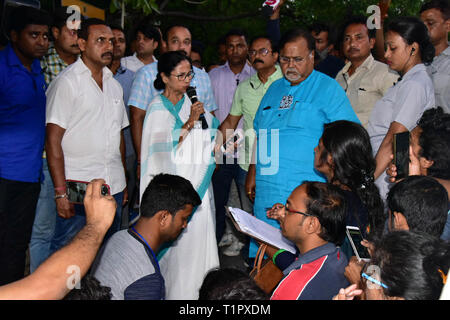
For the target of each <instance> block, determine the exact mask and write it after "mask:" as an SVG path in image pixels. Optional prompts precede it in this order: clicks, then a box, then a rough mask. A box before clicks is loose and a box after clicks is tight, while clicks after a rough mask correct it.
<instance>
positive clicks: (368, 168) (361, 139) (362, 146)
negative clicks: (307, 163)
mask: <svg viewBox="0 0 450 320" xmlns="http://www.w3.org/2000/svg"><path fill="white" fill-rule="evenodd" d="M322 143H323V146H324V149H325V150H324V152H322V154H321V155H320V158H319V161H320V163H326V161H327V160H326V159H327V156H328V154H330V155H331V156H332V158H333V164H332V169H333V178H332V181H329V182H331V183H334V182H339V183H340V184H342V185H344V186H347V187H348V188H350V190H351V191H353V192H354V193H356V195H357V196H358V197H359V199H360V200H361V202H362V203H363V204H364V206H365V207H366V209H367V212H368V221H369V228H370V234H371V235H373V236H375V235H379V234H381V232H382V231H383V228H384V223H385V220H386V216H385V213H384V205H383V200H382V199H381V196H380V191H379V189H378V187H377V186H376V185H375V182H374V173H375V168H376V163H375V159H374V157H373V152H372V146H371V143H370V137H369V134H368V133H367V131H366V129H364V127H363V126H361V125H360V124H358V123H355V122H351V121H347V120H339V121H335V122H331V123H328V124H325V125H324V131H323V134H322Z"/></svg>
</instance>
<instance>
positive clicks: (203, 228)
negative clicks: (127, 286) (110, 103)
mask: <svg viewBox="0 0 450 320" xmlns="http://www.w3.org/2000/svg"><path fill="white" fill-rule="evenodd" d="M163 99H164V101H163ZM181 104H182V105H181ZM190 110H191V102H190V100H189V98H188V97H187V95H185V96H184V101H183V100H182V101H180V103H179V104H177V105H176V106H173V105H172V104H171V103H170V102H169V103H168V100H167V99H166V98H165V97H164V96H162V95H158V96H157V97H155V99H154V100H153V101H152V102H151V103H150V106H149V108H148V109H147V114H146V117H145V121H144V127H143V130H142V144H141V150H142V151H141V182H140V198H141V197H142V194H143V192H144V191H145V188H146V187H147V185H148V184H149V183H150V181H151V180H152V179H153V177H154V176H155V175H157V174H159V173H168V174H174V175H179V176H181V177H183V178H185V179H187V180H189V181H190V182H191V183H192V185H193V187H194V189H195V190H196V191H197V192H198V194H199V195H200V198H201V199H202V204H201V205H200V206H198V207H197V208H196V210H195V211H194V212H193V213H192V215H191V218H190V221H189V223H188V225H187V227H186V229H185V230H183V232H182V233H181V234H180V236H179V237H178V239H177V240H175V241H174V242H172V243H169V244H166V245H165V246H164V248H162V249H161V250H160V251H159V253H158V259H159V264H160V267H161V273H162V275H163V277H164V280H165V285H166V299H167V300H195V299H198V290H199V289H200V286H201V284H202V282H203V278H204V277H205V275H206V274H207V273H208V271H210V270H211V269H213V268H216V267H219V255H218V250H217V243H216V235H215V229H216V221H215V206H214V196H213V190H212V184H211V177H212V174H213V172H214V168H215V161H214V157H213V154H212V151H213V147H214V143H215V135H216V131H217V127H218V125H219V122H218V120H217V119H216V118H215V117H213V116H212V115H211V114H210V113H208V112H205V114H204V115H205V118H206V121H207V122H208V126H209V128H210V129H208V130H202V129H201V127H200V128H196V127H195V128H194V129H192V130H191V131H190V132H189V134H188V135H187V136H186V137H185V138H184V139H183V141H182V143H181V144H178V140H179V137H180V133H181V127H182V126H183V124H184V123H185V122H186V121H187V119H188V118H189V114H190Z"/></svg>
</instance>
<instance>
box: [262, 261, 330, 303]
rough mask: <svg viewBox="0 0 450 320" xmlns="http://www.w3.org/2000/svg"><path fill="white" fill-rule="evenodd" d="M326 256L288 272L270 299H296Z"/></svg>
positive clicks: (318, 269) (316, 272)
mask: <svg viewBox="0 0 450 320" xmlns="http://www.w3.org/2000/svg"><path fill="white" fill-rule="evenodd" d="M327 257H328V256H323V257H321V258H319V259H317V260H314V261H312V262H310V263H308V264H303V265H302V267H301V268H300V269H295V270H292V271H291V272H289V274H288V275H287V276H286V277H284V279H283V280H282V281H281V282H280V283H279V284H278V286H277V287H276V289H275V290H274V292H273V294H272V297H271V298H270V300H297V299H298V298H299V297H300V296H301V294H302V292H303V290H304V289H305V288H306V286H307V285H308V283H309V282H310V281H311V280H312V279H314V277H315V276H316V275H317V274H318V273H319V271H320V270H321V269H322V266H323V265H324V263H325V261H326V260H327Z"/></svg>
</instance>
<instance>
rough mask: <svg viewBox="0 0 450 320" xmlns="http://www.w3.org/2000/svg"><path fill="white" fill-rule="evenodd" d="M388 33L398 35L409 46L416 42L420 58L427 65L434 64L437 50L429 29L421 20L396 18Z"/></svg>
mask: <svg viewBox="0 0 450 320" xmlns="http://www.w3.org/2000/svg"><path fill="white" fill-rule="evenodd" d="M388 31H393V32H395V33H398V34H399V35H400V36H401V37H402V38H403V40H404V41H405V42H406V43H407V44H408V45H412V44H413V43H414V42H416V43H417V44H418V45H419V51H420V58H421V60H422V62H423V63H424V64H425V65H429V64H430V63H431V62H433V59H434V53H435V49H434V46H433V44H432V43H431V40H430V36H429V33H428V29H427V27H426V26H425V24H424V23H423V22H422V21H421V20H420V19H419V18H416V17H399V18H396V19H395V20H392V21H391V22H390V23H389V24H388V26H387V28H386V32H388Z"/></svg>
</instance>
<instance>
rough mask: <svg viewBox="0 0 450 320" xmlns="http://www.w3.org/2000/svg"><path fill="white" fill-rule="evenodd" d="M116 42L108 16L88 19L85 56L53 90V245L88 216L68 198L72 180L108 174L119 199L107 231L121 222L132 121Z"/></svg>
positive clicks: (81, 41) (82, 33) (83, 33)
mask: <svg viewBox="0 0 450 320" xmlns="http://www.w3.org/2000/svg"><path fill="white" fill-rule="evenodd" d="M113 42H114V35H113V33H112V31H111V29H110V27H109V26H107V25H106V24H105V22H104V21H102V20H99V19H94V18H92V19H87V20H85V21H83V22H82V23H81V28H80V30H79V32H78V45H79V47H80V50H81V57H80V58H79V59H78V60H77V61H76V62H75V63H73V64H72V65H70V66H69V67H67V68H66V69H65V70H63V71H62V72H61V73H60V75H59V76H58V78H57V79H55V80H54V81H53V82H52V83H51V84H50V87H49V88H48V90H47V116H46V123H47V138H46V150H47V160H48V164H49V168H50V173H51V175H52V179H53V184H54V186H55V201H56V208H57V210H58V217H57V221H56V227H55V235H54V237H53V239H52V244H51V251H54V250H57V249H59V248H60V247H61V246H63V245H65V244H66V243H67V242H68V241H69V240H70V239H71V238H73V236H74V235H75V234H76V233H77V232H78V231H80V229H81V228H82V227H83V225H84V224H85V222H86V221H85V220H86V216H85V212H84V207H83V206H82V205H78V204H73V203H70V202H69V200H68V197H67V190H66V180H78V181H91V180H92V179H94V178H102V179H104V180H105V181H106V184H108V185H109V187H110V193H111V195H112V196H113V197H114V199H115V201H116V202H117V210H116V215H115V218H114V221H113V224H112V226H111V228H110V229H109V231H108V233H107V236H106V237H108V236H109V235H111V234H112V233H113V232H115V231H118V230H119V228H120V223H121V212H122V203H123V200H124V198H126V181H125V170H124V160H125V153H124V151H125V150H124V149H125V148H124V146H125V144H124V139H123V133H122V129H123V128H125V127H126V126H128V125H129V123H128V118H127V115H126V110H125V106H124V104H123V91H122V87H121V86H120V84H119V83H118V82H117V80H115V79H114V78H113V74H112V72H111V71H110V70H109V69H108V68H107V67H106V66H107V65H109V64H111V60H112V58H113Z"/></svg>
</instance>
